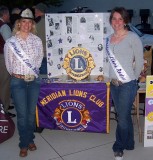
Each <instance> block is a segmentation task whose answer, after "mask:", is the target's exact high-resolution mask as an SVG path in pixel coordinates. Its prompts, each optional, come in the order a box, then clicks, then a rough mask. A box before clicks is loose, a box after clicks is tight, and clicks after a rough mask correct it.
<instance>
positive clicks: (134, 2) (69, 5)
mask: <svg viewBox="0 0 153 160" xmlns="http://www.w3.org/2000/svg"><path fill="white" fill-rule="evenodd" d="M146 2H147V3H145V1H144V0H107V1H106V0H64V4H63V6H61V7H57V8H55V7H51V8H50V12H52V13H57V12H61V11H66V12H69V11H70V10H72V9H73V8H75V7H76V6H85V7H88V8H90V9H92V10H93V11H94V12H107V11H108V10H111V9H112V8H114V7H115V6H123V7H125V8H126V9H133V10H134V16H133V18H132V23H133V24H134V25H136V24H138V23H140V22H141V19H140V16H139V9H150V14H151V15H150V17H149V23H150V24H151V26H152V28H153V1H152V0H147V1H146Z"/></svg>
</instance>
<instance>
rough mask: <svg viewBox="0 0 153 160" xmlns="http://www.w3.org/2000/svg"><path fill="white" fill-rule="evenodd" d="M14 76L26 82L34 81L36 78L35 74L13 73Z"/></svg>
mask: <svg viewBox="0 0 153 160" xmlns="http://www.w3.org/2000/svg"><path fill="white" fill-rule="evenodd" d="M12 76H13V77H15V78H19V79H23V80H24V81H26V82H30V81H33V80H34V79H35V76H34V75H21V74H14V73H13V74H12Z"/></svg>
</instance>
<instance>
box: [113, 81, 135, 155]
mask: <svg viewBox="0 0 153 160" xmlns="http://www.w3.org/2000/svg"><path fill="white" fill-rule="evenodd" d="M110 89H111V96H112V99H113V102H114V105H115V110H116V113H117V118H118V119H117V120H118V122H117V128H116V141H115V143H114V145H113V151H114V152H117V151H119V152H123V150H124V149H127V150H132V149H134V131H133V123H132V118H131V110H132V106H133V102H134V99H135V96H136V93H137V89H138V84H137V81H136V80H132V81H130V82H128V83H124V84H122V85H120V86H115V85H113V84H112V83H111V85H110Z"/></svg>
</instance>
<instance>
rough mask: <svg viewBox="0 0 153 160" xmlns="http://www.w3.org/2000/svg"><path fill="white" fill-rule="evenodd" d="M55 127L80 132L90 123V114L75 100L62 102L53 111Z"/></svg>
mask: <svg viewBox="0 0 153 160" xmlns="http://www.w3.org/2000/svg"><path fill="white" fill-rule="evenodd" d="M53 118H54V119H55V121H56V125H57V126H58V127H59V128H61V129H64V130H74V131H75V130H76V131H82V130H84V129H85V128H87V127H88V123H89V122H90V121H91V116H90V113H89V111H88V110H87V109H85V105H84V104H83V103H82V102H80V101H76V100H64V101H62V102H60V103H59V107H57V108H56V109H55V111H54V115H53Z"/></svg>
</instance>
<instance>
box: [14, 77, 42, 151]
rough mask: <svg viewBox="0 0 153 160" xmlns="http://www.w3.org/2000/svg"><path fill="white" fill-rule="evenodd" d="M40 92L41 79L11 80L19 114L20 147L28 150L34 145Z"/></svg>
mask: <svg viewBox="0 0 153 160" xmlns="http://www.w3.org/2000/svg"><path fill="white" fill-rule="evenodd" d="M39 90H40V79H39V78H37V79H35V80H34V81H31V82H25V81H24V80H23V79H18V78H15V77H12V78H11V92H12V98H13V100H14V104H15V109H16V112H17V127H18V132H19V137H20V142H19V147H20V148H27V147H28V145H29V144H31V143H34V141H33V140H34V138H35V135H34V130H35V124H36V123H35V110H36V105H37V100H38V96H39Z"/></svg>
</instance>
